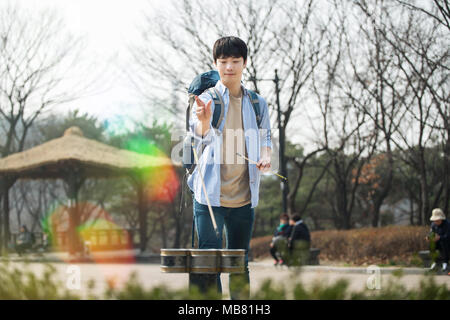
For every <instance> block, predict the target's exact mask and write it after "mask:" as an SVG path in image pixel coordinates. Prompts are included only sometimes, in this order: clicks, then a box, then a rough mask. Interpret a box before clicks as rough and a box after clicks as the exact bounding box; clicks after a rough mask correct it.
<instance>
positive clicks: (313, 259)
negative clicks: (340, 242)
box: [308, 248, 320, 266]
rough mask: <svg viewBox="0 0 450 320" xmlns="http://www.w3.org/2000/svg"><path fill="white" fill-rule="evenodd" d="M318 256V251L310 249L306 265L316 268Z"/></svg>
mask: <svg viewBox="0 0 450 320" xmlns="http://www.w3.org/2000/svg"><path fill="white" fill-rule="evenodd" d="M319 254H320V249H318V248H310V249H309V261H308V264H309V265H313V266H318V265H319Z"/></svg>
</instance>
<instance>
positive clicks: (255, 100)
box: [247, 90, 262, 128]
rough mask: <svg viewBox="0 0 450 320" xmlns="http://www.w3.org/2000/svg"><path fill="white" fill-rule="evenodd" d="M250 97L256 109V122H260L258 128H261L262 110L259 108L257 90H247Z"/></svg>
mask: <svg viewBox="0 0 450 320" xmlns="http://www.w3.org/2000/svg"><path fill="white" fill-rule="evenodd" d="M247 94H248V98H249V99H250V102H251V103H252V107H253V110H254V111H255V116H256V123H257V124H258V128H261V120H262V119H261V110H260V108H259V99H258V95H257V94H256V92H253V91H251V90H247Z"/></svg>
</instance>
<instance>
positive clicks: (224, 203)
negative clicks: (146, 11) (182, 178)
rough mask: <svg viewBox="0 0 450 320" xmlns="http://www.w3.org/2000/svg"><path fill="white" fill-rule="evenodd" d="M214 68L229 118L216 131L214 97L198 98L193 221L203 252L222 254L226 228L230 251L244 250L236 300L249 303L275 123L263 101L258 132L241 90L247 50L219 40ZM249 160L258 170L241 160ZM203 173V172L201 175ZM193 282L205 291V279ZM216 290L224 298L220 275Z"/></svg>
mask: <svg viewBox="0 0 450 320" xmlns="http://www.w3.org/2000/svg"><path fill="white" fill-rule="evenodd" d="M213 59H214V65H215V67H216V68H217V71H218V73H219V75H220V80H219V81H218V82H217V84H216V86H215V90H216V91H217V92H218V93H219V94H220V96H221V99H222V101H223V105H224V110H222V112H224V116H223V120H222V122H221V124H220V125H219V127H218V130H215V129H214V128H213V127H212V124H211V120H212V115H213V112H214V103H212V96H211V95H210V94H209V93H208V92H204V93H203V94H201V95H200V96H199V97H196V106H195V105H194V108H192V109H193V111H192V114H191V117H190V130H191V132H192V133H193V134H194V136H195V137H196V138H197V139H198V140H200V141H201V143H199V144H198V146H197V149H196V150H197V152H198V153H199V154H200V150H201V149H202V144H204V145H206V147H205V148H204V150H203V152H202V154H201V155H200V159H199V164H198V165H197V166H196V168H195V170H194V172H193V173H192V175H191V176H190V177H189V178H188V185H189V187H190V189H191V190H192V191H193V195H194V221H195V226H196V230H197V235H198V245H199V248H200V249H220V248H222V230H223V227H224V226H225V231H226V242H227V249H245V250H246V256H245V269H246V271H245V273H244V275H243V276H242V275H239V274H230V293H231V298H232V299H237V298H248V297H249V284H250V280H249V272H248V249H249V245H250V239H251V236H252V228H253V221H254V208H255V207H256V206H257V205H258V197H259V183H260V172H265V171H268V170H269V169H270V167H271V165H270V155H271V140H270V121H269V112H268V108H267V103H266V101H265V100H264V99H263V98H262V97H261V96H258V100H259V108H260V115H261V125H260V127H261V129H262V130H259V128H258V125H257V120H256V115H255V111H254V110H253V106H252V103H251V100H250V96H249V94H248V92H247V89H246V88H245V87H244V86H243V85H242V83H241V80H242V73H243V72H244V70H245V67H246V64H247V45H246V44H245V42H244V41H242V40H241V39H239V38H237V37H224V38H220V39H218V40H217V41H216V42H215V44H214V47H213ZM237 153H239V154H241V155H245V156H246V157H248V158H249V159H251V160H254V161H256V162H257V164H253V163H251V162H248V161H246V160H244V159H243V158H242V157H240V156H238V155H237ZM199 171H200V172H199ZM199 174H201V175H202V176H203V179H204V182H205V186H206V189H207V197H208V199H209V201H210V203H211V206H212V209H213V212H214V217H215V220H216V223H217V226H218V231H219V233H220V237H219V238H218V237H217V236H216V233H215V232H214V229H213V225H212V221H211V217H210V214H209V211H208V207H207V200H206V196H205V194H204V192H203V190H202V184H201V178H200V177H199ZM196 278H197V279H196V280H193V278H192V277H191V278H190V281H191V284H193V282H195V285H198V286H199V287H200V288H201V290H206V287H205V286H203V285H202V281H203V280H202V279H199V278H198V277H196ZM216 280H217V289H218V291H219V292H221V290H222V289H221V283H220V275H217V278H216Z"/></svg>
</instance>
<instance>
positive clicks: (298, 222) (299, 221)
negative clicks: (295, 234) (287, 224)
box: [295, 220, 303, 226]
mask: <svg viewBox="0 0 450 320" xmlns="http://www.w3.org/2000/svg"><path fill="white" fill-rule="evenodd" d="M302 222H303V220H298V221H297V222H296V223H295V225H296V226H298V225H299V224H300V223H302Z"/></svg>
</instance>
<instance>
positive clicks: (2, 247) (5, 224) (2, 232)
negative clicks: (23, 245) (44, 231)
mask: <svg viewBox="0 0 450 320" xmlns="http://www.w3.org/2000/svg"><path fill="white" fill-rule="evenodd" d="M16 180H17V178H15V177H13V176H3V177H1V178H0V193H1V195H2V197H1V199H2V210H1V212H0V213H1V214H0V254H3V253H4V252H6V250H7V248H8V243H9V241H10V239H11V230H10V223H9V190H10V189H11V187H12V186H13V185H14V183H15V182H16Z"/></svg>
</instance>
